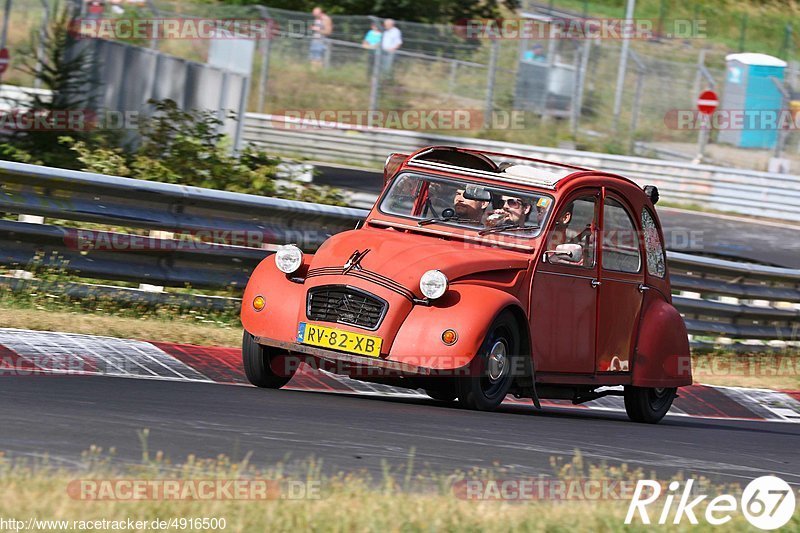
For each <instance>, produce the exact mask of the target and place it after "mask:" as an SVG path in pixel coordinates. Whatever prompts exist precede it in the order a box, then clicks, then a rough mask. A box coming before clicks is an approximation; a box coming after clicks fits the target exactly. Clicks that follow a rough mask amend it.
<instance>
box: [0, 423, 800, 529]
mask: <svg viewBox="0 0 800 533" xmlns="http://www.w3.org/2000/svg"><path fill="white" fill-rule="evenodd" d="M142 433H145V434H146V430H144V431H143V432H142ZM413 459H414V454H413V450H412V451H411V452H410V454H409V460H408V464H407V466H406V467H404V468H400V469H391V468H389V467H388V466H386V465H385V466H384V472H383V475H382V476H371V475H369V474H367V473H339V474H335V475H323V474H322V473H321V465H320V463H318V462H315V461H313V460H308V461H307V462H305V463H304V464H302V463H301V464H299V465H297V467H296V468H292V469H287V468H286V466H285V465H275V466H273V467H269V468H256V467H254V466H252V465H250V464H249V463H248V460H247V458H245V459H244V460H242V461H239V462H233V461H231V460H230V459H228V458H226V457H224V456H219V457H217V458H215V459H210V460H201V459H197V458H195V457H189V458H187V460H186V461H185V462H183V463H180V464H172V463H169V462H168V461H165V460H164V458H163V456H161V455H160V454H156V455H155V457H153V458H150V457H149V456H148V454H147V452H146V451H145V452H144V453H143V458H142V461H141V462H140V463H138V464H133V465H127V466H119V465H118V464H117V463H116V462H113V461H110V460H109V455H108V454H105V453H103V451H102V450H100V449H98V448H93V449H92V450H90V451H89V452H87V453H85V454H84V457H83V461H81V462H80V463H79V464H78V465H76V467H73V468H71V469H65V468H61V467H56V466H53V465H52V464H49V463H48V462H47V461H46V460H39V461H37V462H31V461H23V460H18V459H8V458H3V457H2V456H0V516H2V517H4V518H5V519H6V520H8V519H9V518H16V519H22V520H28V519H29V518H31V517H33V518H36V519H39V520H47V519H59V520H67V521H69V522H70V523H74V522H73V521H76V522H77V523H79V524H80V523H81V521H82V522H83V523H84V524H85V523H87V522H90V521H98V520H106V521H123V522H124V521H126V520H128V519H133V520H142V521H147V522H151V521H153V520H156V519H158V520H170V519H173V518H176V517H177V518H188V517H192V518H198V517H200V518H203V517H204V518H209V519H216V520H218V521H221V520H224V521H225V523H226V527H225V531H236V532H239V531H259V532H261V531H265V530H269V531H297V530H310V531H459V532H462V531H554V532H555V531H621V530H626V531H627V530H631V529H632V530H634V531H637V530H641V531H644V530H645V528H648V527H652V526H645V525H644V524H642V523H641V521H640V519H634V521H633V525H632V526H625V525H624V522H625V517H626V514H627V510H628V506H629V503H630V496H629V495H628V493H626V492H625V490H631V489H633V487H635V483H636V481H637V480H639V479H654V480H657V481H659V482H660V483H661V484H662V486H666V484H667V483H669V481H671V480H669V479H665V480H662V479H658V478H657V477H655V474H654V473H645V472H643V471H641V470H630V469H628V468H627V467H626V466H625V465H623V466H622V467H612V468H609V467H607V466H606V465H604V464H600V465H585V464H584V462H583V459H582V457H581V455H580V453H579V452H576V454H575V456H574V457H573V458H572V459H571V460H570V461H569V462H566V463H563V462H561V461H559V460H558V459H557V458H554V459H552V460H551V462H552V464H553V473H552V474H550V475H548V476H545V477H541V478H534V479H539V480H541V479H546V480H547V483H549V485H548V486H549V487H555V486H559V485H560V486H561V487H573V488H576V489H577V490H574V491H573V492H571V493H570V497H569V498H568V499H567V498H564V496H563V494H565V493H563V492H562V493H561V494H562V495H561V496H560V497H559V496H558V495H557V492H556V493H553V492H549V491H548V492H542V493H541V494H540V496H539V497H537V496H533V494H534V493H535V491H533V492H529V493H527V494H526V497H525V498H515V499H513V500H512V499H508V500H506V499H502V496H501V498H500V499H497V498H494V499H486V497H487V496H489V495H490V492H489V491H486V492H483V490H479V491H474V492H472V494H471V496H468V495H467V494H468V493H467V492H466V491H465V490H463V487H464V486H465V483H467V482H472V483H475V482H479V483H480V485H481V486H482V487H488V486H490V484H491V483H495V486H497V484H498V483H503V482H505V481H506V480H510V479H512V478H511V477H510V476H509V474H508V473H507V472H502V471H484V470H481V471H477V470H473V471H469V472H453V473H450V474H436V473H430V472H419V471H415V469H414V462H413ZM690 477H692V478H694V479H695V487H694V490H695V491H697V492H700V493H702V494H712V495H713V494H721V493H724V494H732V495H735V494H739V493H740V490H741V487H739V486H737V485H726V486H718V485H714V484H712V483H711V482H709V480H707V479H704V478H699V479H698V478H696V477H695V476H690ZM517 479H519V478H517ZM673 479H674V480H677V481H679V482H681V483H682V479H683V476H682V475H681V474H679V475H677V476H676V477H675V478H673ZM87 480H88V481H90V483H89V484H88V485H86V484H84V485H78V486H83V487H86V486H89V487H93V488H91V489H89V490H88V491H87V490H75V487H76V484H79V483H81V482H82V481H83V482H86V481H87ZM130 480H136V481H137V482H142V481H150V482H153V484H155V485H160V486H164V484H165V481H169V480H179V481H180V482H181V484H182V485H181V486H182V487H188V486H191V485H193V484H194V483H195V482H198V481H208V480H218V481H223V482H224V481H225V480H247V481H248V482H255V481H260V480H264V481H267V482H270V483H272V484H274V485H273V486H274V490H270V491H269V492H268V493H267V494H269V497H267V498H257V499H253V500H249V501H246V500H241V499H205V498H200V499H184V498H181V497H177V498H163V497H155V498H154V499H148V500H144V499H123V500H109V499H102V498H98V499H95V500H87V499H86V498H87V496H91V495H96V496H97V495H103V494H105V496H109V495H118V494H122V491H119V492H117V491H116V490H113V489H112V490H109V491H104V490H103V489H100V490H97V487H103V486H105V487H121V486H123V485H122V484H121V483H120V482H126V481H130ZM587 480H591V481H592V482H594V483H597V484H602V485H604V486H605V485H611V484H615V486H617V487H620V486H622V487H626V488H625V489H622V490H620V491H619V493H617V494H611V495H610V496H609V494H608V493H606V495H605V496H600V497H599V498H598V497H597V495H598V493H597V492H591V493H590V491H588V490H584V487H587V486H589V484H588V483H587ZM92 483H93V484H92ZM289 486H294V487H296V488H297V487H300V488H301V490H295V491H294V493H295V494H296V495H297V496H299V497H298V498H296V499H295V498H289V497H288V495H289V493H288V492H286V491H285V488H286V487H289ZM515 486H516V487H519V486H521V485H515ZM213 493H214V494H220V492H213ZM207 494H208V493H207ZM506 494H509V493H506ZM592 494H595V496H594V497H592ZM623 494H624V496H623ZM528 495H530V496H531V497H528ZM308 496H311V498H309V497H308ZM663 496H664V495H663V494H662V500H661V501H660V502H657V503H656V504H653V506H652V507H651V509H649V510H648V511H649V513H650V516H651V519H652V520H658V516H659V514H660V511H661V508H662V507H663V505H664V504H663ZM710 499H711V498H707V499H706V500H705V502H702V503H701V504H700V505H698V506H697V507H695V513H696V514H697V515H698V518H699V519H700V525H699V526H689V525H687V522H688V520H687V519H686V517H684V518H683V523H682V524H681V526H678V527H676V526H672V525H669V526H661V527H662V528H663V529H664V530H666V531H677V530H684V529H686V528H687V527H691V528H692V530H693V531H695V530H700V531H706V530H712V529H713V528H714V526H711V525H709V524H707V523H704V521H703V518H702V516H703V513H704V511H705V505H706V504H707V502H708V501H709V500H710ZM656 505H658V507H657V508H656ZM673 513H674V506H673V511H672V513H670V522H671V519H672V514H673ZM731 514H732V520H731V521H730V522H728V523H727V524H726V527H725V528H726V530H727V531H745V530H750V529H751V526H749V525H748V524H747V522H746V520H745V519H744V517H743V515H742V513H741V512H734V513H731ZM786 527H788V528H790V529H791V528H793V529H796V528H798V527H800V517H799V516H798V515H797V514H795V516H794V518H793V519H792V521H791V522H790V523H789V524H787V526H786ZM53 529H54V528H53ZM82 529H87V527H86V526H84V527H83V528H82ZM170 529H171V530H177V529H179V528H170ZM201 529H202V528H201ZM207 530H208V529H207Z"/></svg>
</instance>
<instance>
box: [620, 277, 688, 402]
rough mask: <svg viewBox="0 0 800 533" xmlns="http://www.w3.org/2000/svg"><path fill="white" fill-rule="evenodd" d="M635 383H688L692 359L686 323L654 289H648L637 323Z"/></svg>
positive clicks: (639, 385) (656, 385)
mask: <svg viewBox="0 0 800 533" xmlns="http://www.w3.org/2000/svg"><path fill="white" fill-rule="evenodd" d="M632 372H633V375H632V384H633V385H634V386H637V387H682V386H686V385H691V384H692V360H691V355H690V352H689V337H688V335H687V332H686V325H685V324H684V322H683V317H681V315H680V313H678V310H677V309H675V307H674V306H673V305H672V304H671V303H669V302H668V301H666V299H665V298H664V297H663V295H661V294H660V293H658V291H655V290H652V291H648V294H647V297H646V298H645V301H644V310H643V312H642V316H641V321H640V323H639V338H638V340H637V343H636V352H635V357H634V361H633V368H632Z"/></svg>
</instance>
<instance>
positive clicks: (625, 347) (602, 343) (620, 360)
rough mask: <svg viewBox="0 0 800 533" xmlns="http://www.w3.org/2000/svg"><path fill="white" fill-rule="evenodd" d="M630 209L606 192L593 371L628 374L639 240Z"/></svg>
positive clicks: (638, 286)
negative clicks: (595, 357)
mask: <svg viewBox="0 0 800 533" xmlns="http://www.w3.org/2000/svg"><path fill="white" fill-rule="evenodd" d="M636 220H637V219H636V218H635V217H634V216H633V210H632V209H631V208H630V206H628V205H627V204H626V203H625V201H624V200H623V199H622V196H620V195H618V194H615V193H614V192H612V191H609V190H608V189H606V190H605V191H604V196H603V213H602V216H601V218H600V226H601V231H600V243H599V248H600V261H599V263H600V287H599V291H598V298H599V300H598V314H597V363H596V365H597V366H596V370H597V372H628V371H629V370H630V361H631V355H632V353H633V349H634V346H633V344H634V342H635V340H636V335H635V334H636V330H637V325H638V323H639V314H640V312H641V309H642V293H643V289H642V285H643V283H644V268H643V265H642V251H641V239H639V235H640V232H639V231H638V229H637V225H636V222H635V221H636Z"/></svg>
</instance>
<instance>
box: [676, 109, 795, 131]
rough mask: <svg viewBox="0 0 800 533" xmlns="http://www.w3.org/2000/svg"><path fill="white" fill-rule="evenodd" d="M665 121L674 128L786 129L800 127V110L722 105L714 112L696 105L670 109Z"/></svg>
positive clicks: (689, 129) (791, 129)
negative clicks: (702, 111)
mask: <svg viewBox="0 0 800 533" xmlns="http://www.w3.org/2000/svg"><path fill="white" fill-rule="evenodd" d="M664 125H665V126H666V127H667V128H668V129H671V130H687V131H693V130H701V129H707V130H710V129H714V130H732V131H740V130H758V131H770V130H786V131H796V130H799V129H800V113H797V112H795V111H792V110H789V109H718V110H716V111H714V112H713V113H711V114H705V113H700V112H699V111H697V110H696V109H670V110H669V111H667V112H666V113H665V115H664Z"/></svg>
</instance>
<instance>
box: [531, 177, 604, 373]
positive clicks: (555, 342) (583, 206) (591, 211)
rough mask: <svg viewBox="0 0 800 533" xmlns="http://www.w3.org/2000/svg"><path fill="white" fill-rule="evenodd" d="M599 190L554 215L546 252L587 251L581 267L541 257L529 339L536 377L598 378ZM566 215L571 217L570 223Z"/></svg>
mask: <svg viewBox="0 0 800 533" xmlns="http://www.w3.org/2000/svg"><path fill="white" fill-rule="evenodd" d="M599 203H600V190H599V189H583V190H581V191H579V192H577V193H576V194H574V195H572V196H571V197H569V198H568V201H567V202H566V203H564V204H562V206H561V207H560V208H559V210H558V211H557V212H556V218H555V223H554V224H551V228H550V233H549V234H548V235H547V236H546V239H545V240H544V244H543V246H546V249H547V250H554V249H555V247H556V246H557V245H559V244H564V243H570V242H572V243H577V244H581V245H582V246H583V257H582V259H581V261H580V263H569V262H566V261H563V260H559V259H558V258H557V257H555V256H553V255H552V254H543V256H542V264H540V265H539V267H538V269H537V272H536V277H535V279H534V282H533V290H532V295H531V297H532V308H531V333H532V337H533V338H532V342H533V354H534V360H535V365H536V371H537V372H562V373H563V372H566V373H586V374H591V373H594V369H595V334H596V325H597V324H596V320H597V288H596V287H597V268H598V267H597V257H596V250H595V248H596V246H595V243H596V234H597V229H598V224H597V220H598V213H599ZM567 214H569V216H568V217H567Z"/></svg>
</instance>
